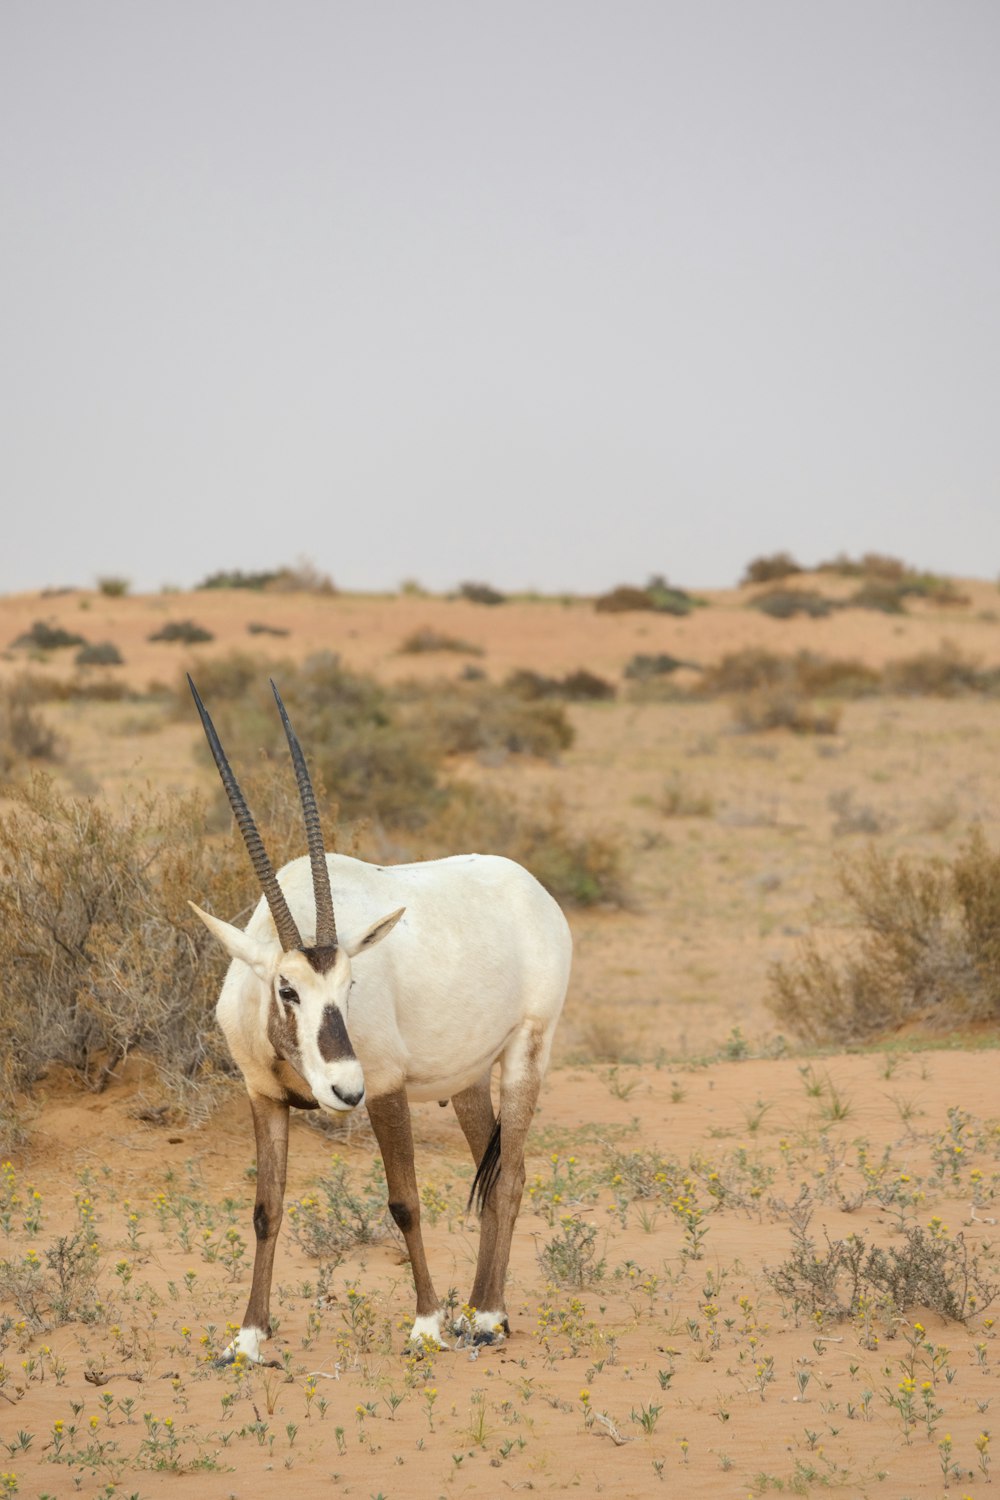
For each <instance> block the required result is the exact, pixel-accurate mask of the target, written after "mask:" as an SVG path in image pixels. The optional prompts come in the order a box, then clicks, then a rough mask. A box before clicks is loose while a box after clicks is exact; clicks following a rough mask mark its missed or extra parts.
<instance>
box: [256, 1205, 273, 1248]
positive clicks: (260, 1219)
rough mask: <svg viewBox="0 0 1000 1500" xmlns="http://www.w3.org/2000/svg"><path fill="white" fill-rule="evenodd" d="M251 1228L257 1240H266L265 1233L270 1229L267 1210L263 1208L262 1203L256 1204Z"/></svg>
mask: <svg viewBox="0 0 1000 1500" xmlns="http://www.w3.org/2000/svg"><path fill="white" fill-rule="evenodd" d="M253 1228H254V1234H256V1236H257V1238H258V1239H259V1240H266V1239H267V1231H268V1229H269V1228H270V1221H269V1219H268V1217H267V1209H266V1208H265V1207H264V1205H263V1203H258V1204H257V1207H256V1208H255V1209H254V1211H253Z"/></svg>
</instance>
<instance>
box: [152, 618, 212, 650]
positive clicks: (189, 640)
mask: <svg viewBox="0 0 1000 1500" xmlns="http://www.w3.org/2000/svg"><path fill="white" fill-rule="evenodd" d="M146 639H147V640H150V641H168V642H171V643H180V644H181V645H184V646H197V645H200V644H201V643H202V642H203V641H214V640H215V636H214V635H213V634H212V632H211V631H210V630H206V629H205V627H204V626H203V625H196V624H195V622H194V621H193V620H168V621H167V622H166V624H165V625H164V626H163V627H162V628H161V629H160V630H156V631H154V632H153V634H152V635H150V636H147V637H146Z"/></svg>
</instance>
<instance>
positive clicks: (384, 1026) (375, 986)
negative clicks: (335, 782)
mask: <svg viewBox="0 0 1000 1500" xmlns="http://www.w3.org/2000/svg"><path fill="white" fill-rule="evenodd" d="M188 682H189V683H190V686H191V691H192V693H193V694H194V699H195V703H196V704H197V706H198V712H199V714H200V715H201V722H202V725H203V726H204V729H205V734H206V735H207V737H208V742H209V745H210V746H211V749H212V754H213V755H214V757H215V763H216V765H217V766H218V768H219V775H220V776H221V778H222V783H223V786H224V787H225V789H226V793H227V795H228V797H229V801H230V805H231V806H232V809H233V812H234V814H235V815H236V820H237V822H238V824H239V826H240V830H241V832H242V834H243V838H244V841H245V843H246V846H247V851H248V853H249V855H250V859H251V861H252V863H253V867H254V870H255V872H256V875H257V878H258V880H259V881H260V884H261V888H262V890H263V893H264V894H263V897H262V899H261V901H260V902H259V904H258V906H257V908H256V910H255V911H254V913H253V915H252V917H251V918H250V921H249V922H248V923H247V927H246V930H245V931H243V932H241V931H240V929H239V928H238V927H233V926H231V925H230V924H229V923H228V922H223V921H220V919H219V918H218V917H214V916H212V915H210V914H209V913H208V912H205V911H202V910H201V909H200V908H199V907H197V906H194V903H193V902H192V903H191V904H192V906H194V910H195V911H196V912H197V913H198V916H199V917H200V918H201V920H202V921H203V922H204V923H205V925H206V927H207V928H208V929H209V931H210V932H212V933H213V934H214V935H215V936H216V937H217V938H218V939H219V941H220V942H221V943H222V945H223V947H224V948H225V949H226V951H227V953H229V955H230V956H231V958H232V963H231V964H230V966H229V970H228V972H227V974H226V978H225V981H224V983H223V986H222V992H221V994H220V996H219V1003H218V1007H217V1012H216V1013H217V1016H218V1020H219V1025H220V1026H221V1028H222V1031H223V1033H224V1035H225V1038H226V1041H227V1042H228V1044H229V1048H230V1051H231V1052H232V1055H233V1058H234V1060H235V1062H236V1063H237V1064H238V1066H239V1068H240V1070H241V1071H242V1073H243V1078H244V1081H245V1083H246V1086H247V1092H248V1093H249V1095H250V1109H251V1112H252V1114H253V1124H254V1133H255V1136H256V1143H257V1195H256V1205H255V1207H254V1212H253V1224H254V1230H255V1233H256V1241H257V1243H256V1254H255V1257H254V1266H253V1281H252V1284H251V1290H250V1300H249V1303H248V1304H247V1310H246V1313H245V1315H244V1318H243V1323H242V1326H241V1328H240V1330H239V1333H238V1334H237V1335H236V1337H235V1338H234V1339H233V1341H232V1343H231V1344H230V1345H229V1348H228V1349H227V1350H226V1353H225V1355H224V1356H223V1358H224V1359H226V1360H230V1361H231V1360H233V1359H235V1357H236V1355H237V1354H244V1355H246V1356H247V1357H248V1358H249V1359H251V1360H254V1361H257V1362H262V1360H263V1356H262V1354H261V1346H262V1344H263V1342H264V1340H265V1339H267V1338H268V1337H269V1335H270V1297H271V1274H272V1268H273V1264H274V1250H275V1241H276V1239H277V1234H278V1229H279V1226H280V1224H281V1216H282V1204H283V1200H284V1195H285V1176H286V1166H287V1158H288V1112H289V1108H290V1107H294V1108H297V1109H321V1110H325V1111H326V1112H327V1113H328V1114H331V1115H339V1114H344V1113H345V1112H347V1111H349V1110H352V1109H356V1108H357V1106H358V1105H359V1104H361V1103H364V1104H365V1105H366V1106H367V1109H368V1115H369V1118H370V1119H371V1122H372V1129H373V1130H374V1132H375V1138H376V1140H377V1141H378V1145H379V1150H380V1151H381V1153H382V1160H383V1162H384V1164H385V1175H386V1183H387V1186H388V1197H389V1212H390V1213H391V1214H392V1217H393V1219H394V1220H395V1221H396V1223H397V1224H398V1226H399V1228H400V1230H401V1231H402V1233H403V1236H404V1238H405V1240H406V1248H407V1251H408V1252H409V1257H410V1264H411V1266H412V1268H413V1280H414V1285H415V1288H416V1294H417V1308H416V1318H415V1320H414V1323H413V1329H412V1332H411V1334H410V1338H411V1339H412V1340H413V1341H414V1342H415V1343H418V1344H419V1343H420V1342H421V1340H422V1339H424V1338H430V1339H432V1340H433V1341H434V1342H435V1343H436V1344H439V1345H441V1346H442V1347H446V1346H445V1344H444V1339H443V1337H442V1335H443V1333H444V1331H445V1330H444V1329H443V1326H442V1309H441V1304H440V1302H439V1301H438V1298H437V1295H436V1293H435V1291H434V1287H433V1284H432V1282H431V1276H430V1271H429V1270H428V1267H427V1259H426V1256H425V1253H424V1246H423V1240H422V1238H421V1234H420V1198H419V1195H418V1192H417V1179H416V1173H415V1171H414V1165H413V1136H412V1133H411V1129H410V1111H409V1105H408V1102H407V1101H408V1100H410V1099H413V1100H429V1099H437V1100H439V1101H440V1102H442V1103H443V1102H445V1101H446V1100H448V1099H450V1100H451V1102H452V1104H453V1105H454V1107H455V1113H456V1115H457V1116H458V1120H459V1124H460V1125H461V1127H462V1130H463V1132H464V1134H465V1138H466V1140H467V1141H468V1143H469V1146H470V1148H471V1151H472V1155H473V1159H474V1161H475V1163H476V1175H475V1179H474V1181H473V1188H472V1194H470V1199H469V1201H470V1204H471V1202H472V1197H473V1194H474V1195H476V1198H477V1202H478V1206H479V1210H480V1215H481V1225H480V1238H479V1256H478V1259H477V1263H476V1274H475V1279H474V1282H473V1286H472V1292H471V1294H470V1297H469V1303H470V1306H471V1307H473V1308H474V1309H475V1314H474V1322H473V1326H471V1327H468V1326H466V1327H465V1328H463V1329H462V1330H461V1332H462V1333H463V1335H464V1336H465V1337H467V1338H469V1339H472V1340H473V1341H474V1342H476V1343H490V1342H493V1341H494V1339H497V1338H501V1337H502V1336H503V1335H504V1334H505V1333H507V1332H509V1325H508V1322H507V1314H506V1311H505V1307H504V1283H505V1281H506V1277H507V1262H508V1259H509V1257H510V1245H511V1236H512V1234H513V1230H514V1222H515V1220H516V1218H517V1212H518V1209H519V1207H520V1203H521V1192H522V1188H523V1186H524V1148H525V1140H526V1138H527V1134H528V1127H529V1125H530V1123H531V1118H532V1115H533V1113H534V1109H535V1103H536V1100H537V1098H538V1091H539V1087H540V1085H541V1081H542V1077H543V1075H544V1073H545V1069H546V1067H547V1065H548V1060H549V1054H550V1051H551V1047H552V1037H553V1033H554V1032H555V1028H556V1022H557V1021H558V1019H559V1013H560V1011H561V1010H562V1005H563V1000H564V998H565V994H566V986H567V983H568V981H569V970H570V959H571V953H572V944H571V939H570V934H569V928H568V926H567V924H566V919H565V917H564V916H563V914H562V912H561V910H560V909H559V906H558V905H557V904H556V902H555V901H554V900H553V899H552V897H551V896H550V895H549V894H548V892H547V891H546V890H545V889H544V888H543V887H542V886H541V885H539V883H538V881H537V880H535V878H534V877H533V876H532V875H529V874H528V872H527V870H525V869H522V867H521V866H520V865H517V864H514V863H513V862H512V861H511V860H508V859H501V858H499V857H497V856H493V855H484V854H464V855H455V856H452V857H451V858H448V859H435V860H428V861H427V862H426V863H422V864H411V865H386V866H383V865H371V864H366V863H364V862H363V861H362V860H358V859H350V858H348V857H347V856H346V855H343V854H327V853H325V850H324V845H323V837H322V831H321V828H320V820H319V812H318V809H317V806H316V799H315V796H314V794H313V789H312V785H311V783H310V780H309V773H308V770H307V769H306V763H305V758H304V756H303V753H302V749H301V747H300V745H299V742H298V739H297V738H296V735H295V732H294V730H293V729H292V726H291V724H290V723H289V720H288V715H287V713H286V712H285V708H284V705H283V703H282V701H281V698H280V696H279V694H278V690H277V688H276V687H275V686H274V683H273V682H272V683H271V687H272V689H273V691H274V696H275V699H276V701H277V704H278V710H279V712H280V714H281V719H282V723H283V724H284V728H285V734H286V735H287V738H288V747H289V750H290V751H291V756H292V763H293V765H294V767H295V775H296V779H297V781H298V787H299V796H300V798H301V802H302V810H303V815H304V818H305V826H306V838H307V844H308V849H309V854H308V856H303V857H302V858H300V859H294V860H292V861H291V863H290V864H287V865H285V866H284V868H283V869H281V870H279V871H278V873H277V874H275V872H274V869H273V866H272V865H271V862H270V860H269V859H268V856H267V853H266V851H265V849H264V845H263V842H262V841H261V838H260V835H259V833H258V831H257V828H256V826H255V824H254V820H253V816H252V814H251V812H250V809H249V807H248V806H247V803H246V800H245V798H244V797H243V794H242V792H241V791H240V788H239V784H238V782H237V780H236V777H235V776H234V775H233V772H232V770H231V768H230V766H229V762H228V761H227V759H226V756H225V752H224V751H223V749H222V745H221V743H220V741H219V737H218V735H217V733H216V731H215V727H214V725H213V724H212V721H211V719H210V718H209V716H208V713H207V711H206V709H205V706H204V704H203V703H202V701H201V698H200V697H199V696H198V691H197V689H196V688H195V685H194V683H193V682H191V679H190V677H189V678H188ZM335 912H336V916H335ZM338 929H339V930H338ZM390 933H391V934H392V939H391V941H389V942H386V943H385V945H384V947H379V948H378V949H377V951H370V950H375V948H376V944H380V943H381V942H382V939H383V938H387V937H388V936H389V934H390ZM354 959H357V960H358V963H357V973H356V974H355V973H354V970H353V964H352V960H354ZM497 1061H499V1063H500V1107H499V1114H498V1115H497V1116H496V1117H494V1113H493V1104H492V1099H491V1094H490V1075H491V1070H492V1067H493V1064H494V1063H495V1062H497ZM501 1121H502V1122H503V1130H502V1132H501Z"/></svg>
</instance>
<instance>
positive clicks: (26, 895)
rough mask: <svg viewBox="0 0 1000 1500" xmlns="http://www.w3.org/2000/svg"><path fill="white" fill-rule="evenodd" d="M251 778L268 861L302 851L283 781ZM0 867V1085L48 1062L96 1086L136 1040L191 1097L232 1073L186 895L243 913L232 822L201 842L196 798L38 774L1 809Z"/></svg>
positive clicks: (212, 972)
mask: <svg viewBox="0 0 1000 1500" xmlns="http://www.w3.org/2000/svg"><path fill="white" fill-rule="evenodd" d="M248 790H249V793H250V795H251V796H252V800H253V806H254V812H255V815H256V817H257V820H258V824H259V826H260V828H261V831H262V833H263V835H264V837H265V840H266V841H267V845H268V848H269V850H270V852H271V855H272V858H273V860H274V862H275V864H276V865H277V864H280V863H282V862H283V861H284V860H286V859H287V858H288V857H289V855H290V854H292V853H295V854H298V853H300V852H301V847H302V830H301V823H302V817H301V812H300V810H299V807H298V799H297V796H296V793H295V791H294V787H291V788H288V786H287V783H286V779H285V778H281V779H278V778H273V777H271V778H268V777H266V776H264V775H262V774H261V773H258V776H257V777H256V778H255V779H254V780H253V781H252V782H251V783H250V787H249V789H248ZM0 870H2V872H3V880H2V882H0V962H2V966H3V972H4V976H5V978H4V985H3V990H2V994H0V1018H2V1024H3V1027H4V1034H5V1036H6V1038H7V1044H6V1059H7V1066H6V1069H5V1071H4V1074H3V1078H2V1083H0V1087H2V1089H3V1090H4V1091H6V1093H7V1095H8V1098H9V1096H10V1094H11V1093H12V1091H14V1090H16V1089H24V1088H30V1086H31V1085H32V1084H33V1083H34V1082H35V1081H36V1080H37V1079H39V1078H41V1077H42V1076H43V1075H44V1074H45V1072H46V1070H47V1069H48V1068H49V1067H50V1066H51V1065H52V1064H53V1063H60V1064H62V1065H64V1066H65V1067H67V1068H69V1069H71V1070H72V1072H73V1073H74V1074H75V1076H76V1077H77V1078H78V1079H79V1080H80V1081H81V1082H82V1083H83V1084H84V1085H86V1086H87V1087H88V1088H91V1089H97V1090H99V1089H101V1088H103V1087H104V1086H105V1084H106V1083H107V1081H108V1079H109V1078H110V1077H111V1076H112V1074H113V1073H114V1072H115V1070H116V1069H117V1067H118V1066H119V1065H120V1063H121V1062H122V1060H123V1059H124V1058H125V1057H127V1056H128V1055H129V1053H131V1052H133V1051H135V1050H136V1049H141V1050H142V1051H144V1052H145V1053H146V1054H147V1055H148V1056H150V1057H152V1058H153V1059H154V1060H155V1061H156V1063H157V1064H158V1067H159V1070H160V1075H161V1078H162V1079H163V1081H164V1083H165V1085H166V1086H167V1087H169V1088H170V1089H171V1090H172V1091H173V1092H174V1093H175V1094H176V1095H177V1096H178V1098H181V1099H183V1098H186V1099H187V1100H189V1101H190V1102H194V1101H195V1100H196V1098H197V1095H198V1093H199V1090H200V1089H201V1088H202V1087H204V1086H205V1085H208V1084H210V1083H211V1080H212V1078H213V1077H216V1076H219V1075H220V1074H221V1073H223V1072H230V1071H231V1070H232V1068H231V1064H230V1063H229V1062H228V1059H227V1056H226V1053H225V1049H224V1044H223V1042H222V1039H221V1037H220V1036H219V1034H218V1031H217V1029H216V1026H215V1022H214V1016H213V1013H212V1008H211V1004H210V1001H211V999H212V998H213V996H214V994H215V992H216V990H217V987H218V983H219V980H220V979H221V975H222V972H223V968H224V955H223V954H222V952H221V950H220V949H219V946H218V944H217V943H216V942H215V941H214V940H213V939H212V937H211V936H210V934H209V933H208V932H207V930H205V929H203V927H202V924H201V923H200V922H198V921H197V920H196V919H195V918H194V917H193V916H192V913H191V911H190V908H189V907H188V904H187V903H188V899H189V898H191V899H195V900H197V901H198V904H199V905H201V906H204V907H205V908H206V909H207V910H209V911H214V912H216V913H217V914H218V915H220V916H222V917H225V918H226V919H227V920H229V921H237V922H242V921H244V920H245V919H246V918H247V917H248V916H249V913H250V909H251V906H252V904H254V903H255V902H256V898H257V889H256V882H255V880H254V877H253V875H252V873H251V871H250V867H249V864H248V861H247V857H246V851H245V849H244V848H243V845H242V841H241V840H240V839H239V836H238V835H235V834H232V833H230V832H229V831H228V830H227V834H226V836H225V837H224V838H223V839H219V840H212V839H206V837H205V804H204V803H203V801H202V800H201V799H200V798H190V797H189V798H183V799H178V798H163V797H155V796H152V795H151V796H149V797H147V798H145V799H143V800H141V801H139V802H136V803H134V804H133V805H131V806H130V807H128V808H127V809H126V810H125V811H123V812H122V813H120V814H119V813H115V812H114V811H112V810H111V809H110V808H109V807H107V806H106V805H104V804H103V803H101V802H99V801H96V800H92V799H85V798H79V797H70V796H64V795H62V794H61V793H60V792H58V791H57V790H56V788H55V787H54V785H53V783H52V781H51V780H50V779H49V778H48V777H45V776H42V775H35V776H34V777H33V778H32V780H31V782H30V783H29V784H28V785H27V786H26V787H24V788H22V789H21V790H19V791H18V792H17V793H16V797H15V803H14V806H13V809H12V810H11V811H10V812H9V813H7V814H6V815H5V816H4V817H3V818H0ZM4 1102H6V1101H4Z"/></svg>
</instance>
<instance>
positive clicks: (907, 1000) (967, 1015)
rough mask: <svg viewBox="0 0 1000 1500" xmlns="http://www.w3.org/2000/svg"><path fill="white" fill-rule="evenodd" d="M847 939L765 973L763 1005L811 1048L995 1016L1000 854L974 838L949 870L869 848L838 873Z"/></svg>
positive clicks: (999, 1008) (810, 946) (999, 980)
mask: <svg viewBox="0 0 1000 1500" xmlns="http://www.w3.org/2000/svg"><path fill="white" fill-rule="evenodd" d="M838 878H839V883H840V887H841V890H842V892H843V894H844V896H845V898H846V899H847V902H848V906H849V909H850V924H851V927H852V928H853V930H854V934H855V935H854V940H853V942H852V943H851V945H850V946H849V947H847V948H846V949H845V950H843V951H842V952H840V953H833V954H830V953H827V952H825V951H824V950H823V948H822V947H821V946H820V944H819V943H818V942H817V941H816V940H815V939H809V940H808V941H807V942H806V943H805V944H804V945H803V947H802V950H801V951H800V953H799V956H798V957H797V958H796V959H795V960H794V961H791V962H788V963H783V964H777V965H775V966H774V967H773V968H772V970H771V976H770V984H771V989H770V997H769V1002H768V1003H769V1005H770V1008H771V1010H772V1011H773V1012H774V1014H775V1016H776V1017H777V1018H778V1020H779V1021H780V1022H781V1024H782V1025H784V1026H788V1027H790V1028H791V1029H792V1030H793V1031H795V1032H796V1033H798V1034H799V1035H800V1036H802V1037H804V1038H806V1039H807V1040H808V1041H810V1042H813V1043H821V1044H826V1043H833V1044H836V1045H842V1044H844V1043H847V1042H857V1041H863V1040H865V1039H867V1038H870V1037H873V1036H877V1035H879V1034H881V1033H885V1032H888V1031H893V1030H897V1029H898V1028H899V1027H900V1026H903V1025H905V1024H907V1023H909V1022H913V1021H923V1022H928V1023H930V1024H932V1025H934V1026H935V1027H938V1028H942V1027H955V1026H961V1025H966V1024H968V1023H970V1022H974V1021H983V1020H989V1021H995V1020H996V1019H997V1018H998V1016H1000V853H997V852H995V851H994V850H992V849H990V848H989V846H988V844H987V842H986V839H985V836H984V835H983V833H982V831H981V830H979V829H975V830H974V831H973V832H972V833H971V835H970V836H969V839H968V841H967V843H966V844H965V845H964V846H963V847H962V849H961V850H960V851H959V853H958V855H957V856H956V858H955V859H954V860H953V861H952V862H951V863H950V864H948V863H946V862H944V861H942V860H930V861H917V860H914V859H910V858H907V857H906V856H899V857H898V858H896V859H892V858H890V857H889V856H887V855H884V854H880V853H879V852H878V851H877V850H875V849H870V850H869V851H868V852H867V854H866V855H865V856H864V857H863V858H861V859H859V860H857V861H852V862H849V863H848V862H846V861H845V862H844V863H842V864H841V865H840V867H839V872H838Z"/></svg>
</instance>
